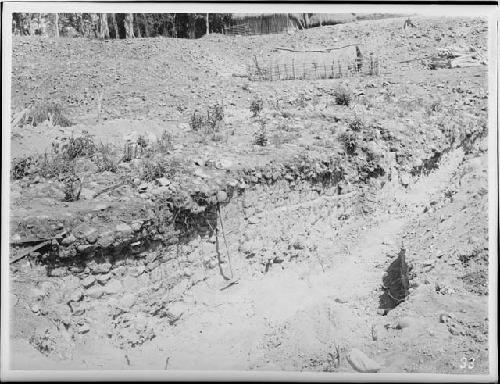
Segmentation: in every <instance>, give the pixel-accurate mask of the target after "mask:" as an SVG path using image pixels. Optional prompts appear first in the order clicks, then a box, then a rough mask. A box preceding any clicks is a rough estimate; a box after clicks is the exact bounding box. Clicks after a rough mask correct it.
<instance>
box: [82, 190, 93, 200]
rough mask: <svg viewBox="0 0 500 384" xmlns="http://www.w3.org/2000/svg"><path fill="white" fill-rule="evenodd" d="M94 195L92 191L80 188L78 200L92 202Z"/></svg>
mask: <svg viewBox="0 0 500 384" xmlns="http://www.w3.org/2000/svg"><path fill="white" fill-rule="evenodd" d="M95 193H96V192H95V191H93V190H92V189H88V188H82V190H81V192H80V198H81V199H82V200H92V199H93V198H94V195H95Z"/></svg>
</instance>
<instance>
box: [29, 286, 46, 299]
mask: <svg viewBox="0 0 500 384" xmlns="http://www.w3.org/2000/svg"><path fill="white" fill-rule="evenodd" d="M45 294H46V292H45V291H44V290H43V289H39V288H32V289H31V297H33V298H34V299H35V300H41V299H42V298H44V297H45Z"/></svg>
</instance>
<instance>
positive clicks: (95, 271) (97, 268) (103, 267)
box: [88, 262, 111, 275]
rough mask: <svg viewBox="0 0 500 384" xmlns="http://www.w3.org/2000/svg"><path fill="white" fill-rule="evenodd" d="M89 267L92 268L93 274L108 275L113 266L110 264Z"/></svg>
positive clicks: (91, 264)
mask: <svg viewBox="0 0 500 384" xmlns="http://www.w3.org/2000/svg"><path fill="white" fill-rule="evenodd" d="M88 267H89V268H90V271H91V272H92V274H94V275H97V274H100V273H108V272H109V271H110V270H111V264H110V263H100V264H97V263H95V262H94V263H89V265H88Z"/></svg>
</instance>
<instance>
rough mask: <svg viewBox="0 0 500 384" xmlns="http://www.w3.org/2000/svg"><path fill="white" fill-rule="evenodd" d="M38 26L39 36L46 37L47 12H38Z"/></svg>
mask: <svg viewBox="0 0 500 384" xmlns="http://www.w3.org/2000/svg"><path fill="white" fill-rule="evenodd" d="M38 28H39V31H40V36H43V37H47V36H48V33H47V14H46V13H40V18H39V19H38Z"/></svg>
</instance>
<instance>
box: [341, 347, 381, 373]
mask: <svg viewBox="0 0 500 384" xmlns="http://www.w3.org/2000/svg"><path fill="white" fill-rule="evenodd" d="M347 360H348V361H349V364H351V366H352V367H353V368H354V369H355V370H356V371H358V372H362V373H375V372H378V371H380V369H381V368H382V366H381V365H380V364H379V363H377V362H376V361H374V360H372V359H370V358H369V357H368V356H366V355H365V354H364V353H363V352H361V351H360V350H359V349H356V348H354V349H352V350H351V352H349V355H348V356H347Z"/></svg>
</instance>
